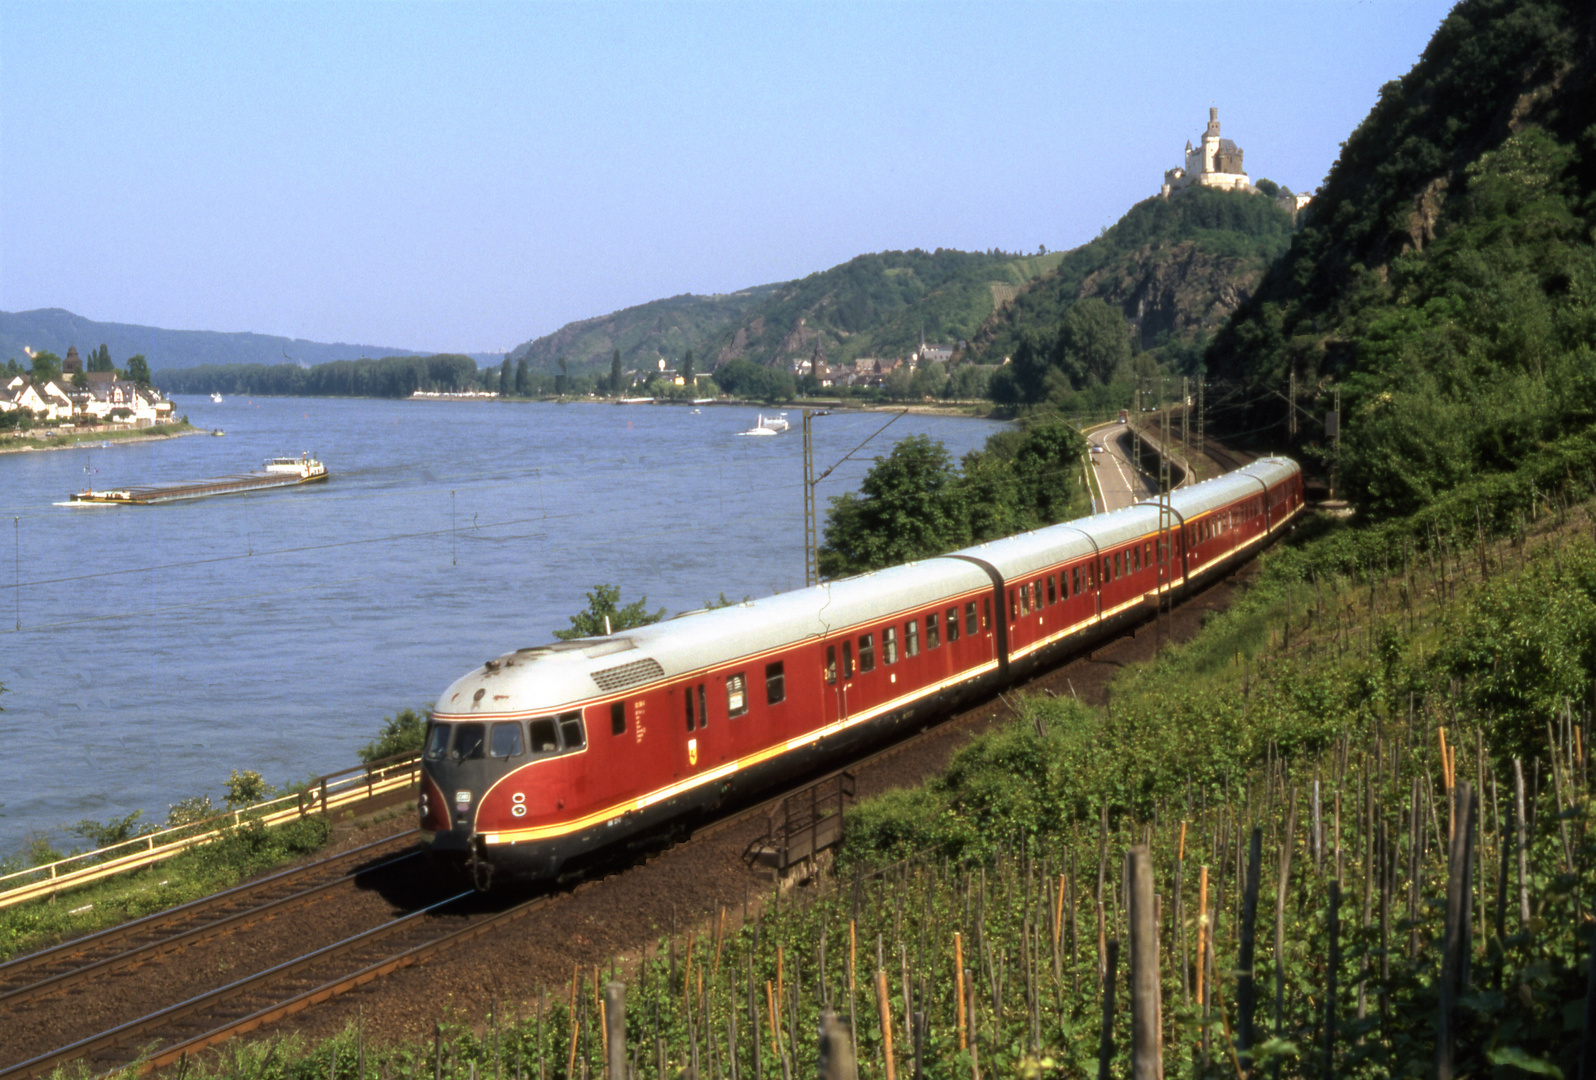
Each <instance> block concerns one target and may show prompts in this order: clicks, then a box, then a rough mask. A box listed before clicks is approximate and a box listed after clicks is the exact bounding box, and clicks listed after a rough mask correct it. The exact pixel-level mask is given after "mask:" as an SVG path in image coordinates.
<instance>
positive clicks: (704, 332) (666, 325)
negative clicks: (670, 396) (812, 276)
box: [509, 285, 782, 373]
mask: <svg viewBox="0 0 1596 1080" xmlns="http://www.w3.org/2000/svg"><path fill="white" fill-rule="evenodd" d="M780 288H782V286H781V285H756V286H754V287H753V288H749V289H743V290H741V291H739V292H734V293H716V294H713V295H710V296H699V295H696V294H694V293H682V294H681V295H680V296H671V297H667V298H665V299H663V300H651V301H649V302H648V303H646V304H637V305H635V306H633V307H629V308H622V309H621V310H620V311H613V312H611V313H610V314H608V315H599V316H595V317H594V318H591V319H579V320H577V321H576V322H569V323H566V324H565V325H564V326H562V327H560V328H559V329H558V330H556V331H554V332H553V333H552V334H545V335H543V336H542V337H540V338H536V339H534V340H532V341H524V342H522V343H521V344H519V345H517V346H516V347H515V348H514V349H511V350H510V353H509V358H510V360H511V361H513V362H519V361H520V360H522V359H523V358H524V359H525V360H526V362H527V367H528V368H529V369H530V370H532V371H544V372H552V371H555V370H556V369H557V365H558V362H559V361H560V360H561V359H562V358H563V359H564V360H565V361H566V364H567V366H568V368H569V369H570V371H571V372H573V373H576V372H585V371H599V370H603V371H608V370H609V367H610V360H611V358H612V357H613V356H614V354H615V350H616V349H619V350H620V351H621V362H622V364H623V365H624V366H625V367H626V369H627V370H629V371H630V370H634V369H637V368H644V367H646V368H652V367H653V366H654V365H655V363H657V362H658V360H659V359H660V358H661V357H668V358H670V359H671V360H673V361H674V360H677V359H679V358H680V357H681V356H682V354H683V353H685V352H686V351H687V350H688V349H695V350H698V351H699V352H700V353H702V352H703V351H704V344H705V342H707V341H709V340H711V339H712V338H713V337H714V336H715V335H716V334H717V333H719V332H720V330H721V329H722V328H723V327H725V326H728V325H731V324H733V323H735V322H736V321H737V320H738V319H739V318H741V317H742V316H743V314H744V313H745V312H747V311H749V310H751V309H752V308H754V307H757V306H758V305H760V304H761V303H763V302H764V301H765V300H766V299H768V298H769V297H770V296H771V295H772V294H774V293H775V292H776V291H777V290H779V289H780ZM707 368H708V362H707V361H705V362H704V363H703V364H701V365H700V368H699V370H706V369H707Z"/></svg>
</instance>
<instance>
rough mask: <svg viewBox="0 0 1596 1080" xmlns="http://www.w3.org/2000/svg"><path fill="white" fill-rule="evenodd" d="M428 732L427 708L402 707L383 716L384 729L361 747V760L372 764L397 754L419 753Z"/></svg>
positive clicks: (366, 763) (363, 762)
mask: <svg viewBox="0 0 1596 1080" xmlns="http://www.w3.org/2000/svg"><path fill="white" fill-rule="evenodd" d="M426 734H427V710H426V709H424V708H423V709H401V710H399V712H398V713H396V714H395V715H393V716H385V717H383V718H382V729H381V730H380V731H378V733H377V737H376V738H375V739H373V740H372V741H371V742H369V743H367V744H366V745H365V746H362V747H361V748H360V750H359V754H360V761H361V763H362V764H365V765H370V764H371V763H372V762H373V761H380V760H381V759H383V758H387V757H393V756H394V755H396V754H413V753H419V752H420V750H421V741H422V739H424V738H425V737H426Z"/></svg>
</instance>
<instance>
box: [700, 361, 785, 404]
mask: <svg viewBox="0 0 1596 1080" xmlns="http://www.w3.org/2000/svg"><path fill="white" fill-rule="evenodd" d="M715 382H716V384H717V385H719V386H720V388H721V389H722V390H724V391H725V392H726V393H728V394H731V395H733V396H735V397H746V398H754V399H756V400H759V401H769V402H776V401H788V400H790V399H791V398H792V396H793V395H794V394H795V393H796V392H797V386H796V384H795V383H794V382H793V378H792V373H791V372H788V371H777V370H775V369H774V368H767V367H760V366H759V365H758V364H755V363H750V362H749V361H747V360H743V359H740V358H739V359H736V360H728V361H727V362H726V363H725V364H724V365H722V366H721V368H720V370H719V371H717V372H715Z"/></svg>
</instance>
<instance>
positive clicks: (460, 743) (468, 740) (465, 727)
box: [452, 724, 488, 761]
mask: <svg viewBox="0 0 1596 1080" xmlns="http://www.w3.org/2000/svg"><path fill="white" fill-rule="evenodd" d="M487 738H488V726H487V725H486V724H459V725H456V727H455V729H454V747H453V751H452V754H453V757H454V759H455V760H456V761H465V760H467V759H468V758H479V757H481V756H482V755H483V753H484V752H486V750H487V746H486V743H487Z"/></svg>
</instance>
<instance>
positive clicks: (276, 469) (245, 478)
mask: <svg viewBox="0 0 1596 1080" xmlns="http://www.w3.org/2000/svg"><path fill="white" fill-rule="evenodd" d="M330 475H331V474H330V473H329V472H328V471H327V466H325V465H323V464H322V463H321V462H320V461H317V460H316V459H315V458H314V457H312V456H311V455H309V454H301V455H300V456H299V457H297V458H296V457H275V458H271V459H269V460H268V461H267V462H266V463H265V465H264V467H263V468H262V471H260V472H254V473H245V474H243V475H241V476H219V477H217V478H215V479H213V480H190V481H185V482H183V483H177V484H168V485H163V486H159V487H154V486H151V487H125V488H109V489H106V490H104V491H95V490H93V489H92V488H91V489H90V490H88V491H78V492H74V493H73V494H72V501H73V502H75V503H99V504H101V505H113V506H114V505H124V506H154V505H156V504H157V503H168V502H178V501H181V500H184V499H207V498H210V497H211V496H213V495H237V494H239V493H241V492H245V491H269V490H271V489H273V488H284V487H299V486H300V485H301V484H317V483H321V482H322V481H325V480H326V479H327V478H328V477H329V476H330Z"/></svg>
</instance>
